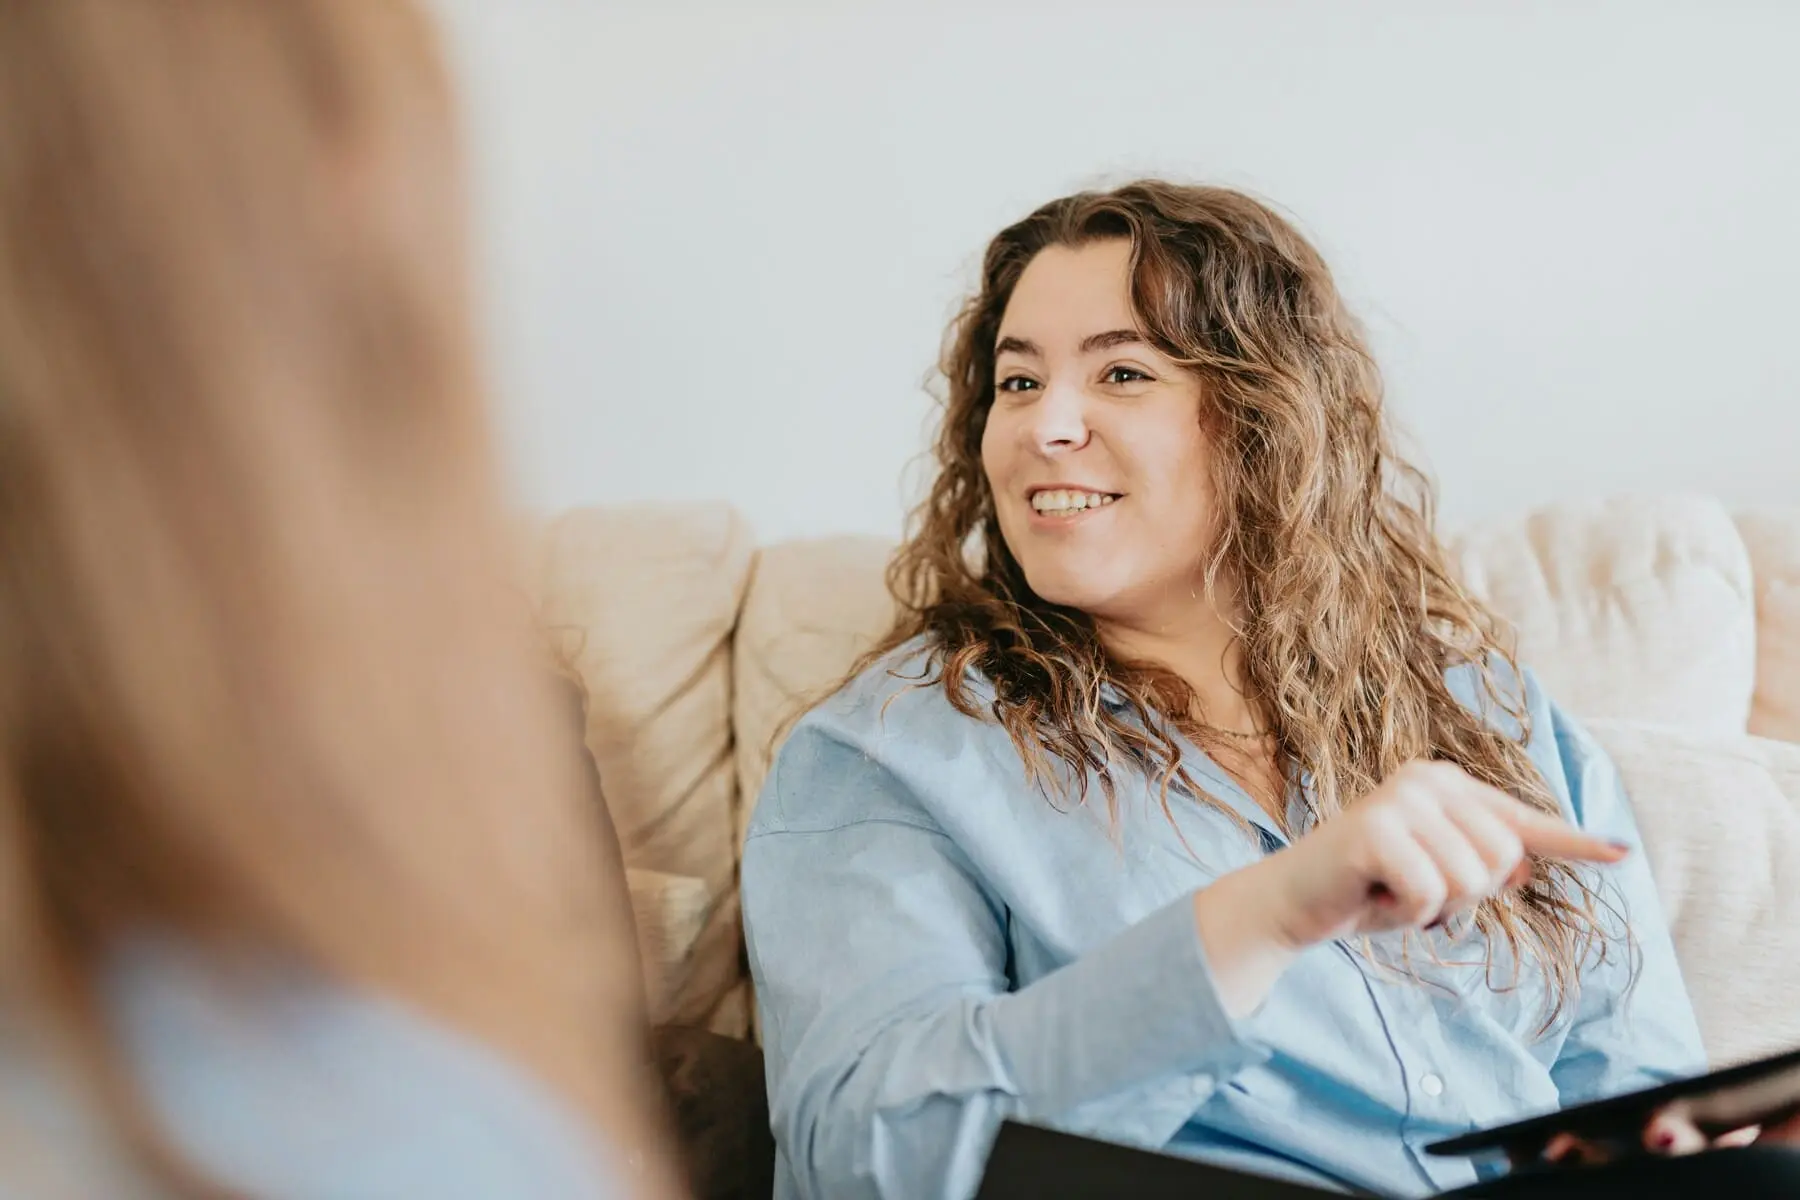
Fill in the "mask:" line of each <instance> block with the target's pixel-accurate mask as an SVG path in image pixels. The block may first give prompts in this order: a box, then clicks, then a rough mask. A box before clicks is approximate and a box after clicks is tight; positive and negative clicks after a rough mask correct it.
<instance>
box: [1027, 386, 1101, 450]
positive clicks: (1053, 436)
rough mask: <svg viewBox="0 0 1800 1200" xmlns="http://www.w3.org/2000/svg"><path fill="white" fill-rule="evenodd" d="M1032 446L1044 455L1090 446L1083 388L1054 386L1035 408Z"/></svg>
mask: <svg viewBox="0 0 1800 1200" xmlns="http://www.w3.org/2000/svg"><path fill="white" fill-rule="evenodd" d="M1031 417H1032V419H1031V427H1030V434H1031V440H1032V446H1033V448H1034V449H1036V450H1037V451H1038V453H1040V454H1056V453H1060V452H1066V451H1069V450H1079V449H1081V448H1082V447H1083V446H1085V445H1087V441H1088V438H1089V436H1090V432H1089V430H1088V425H1087V404H1086V398H1085V397H1083V396H1082V394H1081V389H1080V388H1074V387H1068V386H1066V385H1059V384H1054V383H1053V384H1051V385H1050V386H1049V387H1046V388H1045V389H1044V392H1043V395H1042V396H1041V397H1040V398H1039V400H1038V402H1037V403H1036V404H1035V405H1033V406H1032V413H1031Z"/></svg>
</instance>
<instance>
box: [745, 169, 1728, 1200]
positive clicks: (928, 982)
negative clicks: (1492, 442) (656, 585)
mask: <svg viewBox="0 0 1800 1200" xmlns="http://www.w3.org/2000/svg"><path fill="white" fill-rule="evenodd" d="M944 372H945V375H946V377H947V382H948V397H947V404H946V407H945V411H944V416H943V426H942V430H941V433H940V435H939V438H938V441H937V450H936V457H937V465H938V475H937V478H936V482H935V484H934V485H933V487H932V489H931V492H930V495H929V498H928V499H927V500H926V502H925V504H924V506H923V508H922V509H921V511H920V513H919V514H918V517H917V520H916V527H915V532H914V533H913V535H912V537H911V539H910V540H909V541H908V542H907V543H906V544H905V545H904V546H903V547H902V548H901V550H900V552H899V555H898V558H897V559H896V561H895V563H894V566H893V570H892V573H891V579H890V582H891V584H892V588H893V591H894V593H895V595H896V597H897V599H898V600H899V602H900V605H901V616H900V618H899V620H898V622H897V624H896V625H895V627H894V628H893V630H892V631H891V632H890V633H889V635H888V636H887V637H886V638H885V639H884V640H883V641H882V643H881V644H880V645H879V646H878V647H877V648H876V649H875V650H874V651H873V652H872V653H871V654H870V655H869V656H868V657H867V658H866V659H865V660H864V661H863V662H862V663H861V664H859V667H858V669H857V670H856V671H855V672H854V673H853V675H852V677H851V678H850V679H849V681H848V682H847V683H845V684H844V685H843V686H842V687H841V688H840V689H839V690H838V691H837V692H836V693H835V694H834V695H833V696H831V698H830V699H828V700H826V701H825V702H824V703H822V704H820V705H818V706H817V707H815V708H813V709H812V711H810V712H809V713H807V714H806V715H805V716H804V717H803V718H802V719H801V720H800V721H799V722H798V724H797V725H796V726H795V728H794V729H793V731H792V733H791V735H790V736H789V737H788V738H787V740H786V742H785V744H784V745H783V747H782V749H781V751H780V753H779V755H778V757H777V761H776V763H775V764H774V767H773V770H772V772H771V774H770V777H769V780H768V782H767V785H766V786H765V789H764V792H763V795H762V798H761V800H760V802H759V804H758V808H757V811H756V815H755V818H754V822H753V824H752V826H751V831H750V840H749V843H748V846H747V849H746V851H745V857H744V867H743V890H744V904H745V915H746V921H747V926H748V934H749V942H750V952H751V963H752V967H753V969H754V973H755V978H756V983H757V990H758V994H759V997H760V1003H761V1005H762V1018H763V1029H764V1032H765V1039H766V1050H767V1054H768V1059H769V1064H770V1096H771V1104H772V1112H773V1120H774V1123H775V1128H776V1133H777V1139H778V1142H779V1145H780V1147H781V1152H782V1164H781V1169H782V1172H783V1189H782V1194H785V1195H807V1196H832V1197H840V1196H854V1195H871V1196H873V1195H881V1196H887V1197H893V1196H918V1197H926V1196H955V1195H966V1194H968V1193H970V1192H971V1191H972V1190H973V1188H974V1186H975V1182H976V1180H977V1178H978V1176H979V1174H980V1170H981V1165H982V1159H983V1156H984V1153H985V1150H986V1147H987V1145H988V1142H989V1141H990V1139H991V1137H992V1134H993V1132H994V1130H995V1128H996V1126H997V1124H998V1122H999V1121H1000V1120H1001V1119H1002V1118H1008V1117H1011V1118H1017V1119H1021V1120H1025V1121H1030V1122H1035V1123H1042V1124H1053V1125H1057V1126H1060V1127H1063V1128H1067V1129H1072V1130H1075V1131H1079V1132H1084V1133H1088V1134H1091V1135H1094V1136H1098V1137H1101V1138H1105V1139H1109V1140H1113V1141H1120V1142H1128V1143H1135V1144H1139V1145H1144V1146H1149V1147H1153V1148H1157V1149H1163V1150H1167V1151H1169V1152H1172V1153H1176V1154H1183V1155H1190V1156H1193V1157H1196V1158H1201V1159H1206V1160H1210V1161H1213V1162H1216V1163H1222V1164H1225V1165H1227V1166H1233V1167H1239V1168H1242V1169H1245V1170H1249V1171H1254V1172H1258V1173H1262V1174H1273V1175H1280V1176H1285V1177H1289V1178H1292V1179H1296V1180H1299V1181H1303V1182H1308V1183H1312V1184H1315V1185H1318V1186H1321V1187H1325V1188H1331V1189H1342V1188H1362V1189H1368V1190H1371V1191H1374V1192H1378V1193H1382V1194H1389V1195H1417V1194H1426V1193H1435V1192H1440V1191H1444V1190H1448V1189H1452V1188H1456V1187H1459V1186H1461V1185H1465V1184H1468V1183H1471V1182H1473V1181H1475V1180H1476V1179H1477V1178H1478V1176H1479V1175H1480V1174H1482V1172H1478V1170H1477V1169H1476V1168H1475V1167H1474V1166H1472V1165H1471V1164H1469V1163H1467V1162H1463V1161H1454V1160H1441V1159H1436V1158H1433V1157H1430V1156H1428V1155H1426V1154H1425V1153H1424V1152H1423V1147H1425V1146H1426V1145H1428V1144H1429V1143H1431V1142H1433V1141H1436V1140H1439V1139H1441V1138H1444V1137H1447V1136H1450V1135H1452V1134H1456V1133H1459V1132H1464V1131H1467V1130H1470V1129H1472V1128H1476V1127H1482V1126H1488V1125H1493V1124H1497V1123H1500V1122H1503V1121H1505V1120H1507V1119H1508V1118H1511V1117H1515V1116H1518V1115H1523V1114H1524V1113H1526V1112H1527V1111H1529V1110H1543V1109H1550V1108H1555V1107H1557V1106H1558V1105H1566V1104H1570V1103H1575V1102H1579V1101H1582V1100H1587V1099H1590V1098H1594V1097H1598V1096H1601V1095H1604V1094H1608V1093H1613V1092H1619V1091H1623V1090H1627V1089H1632V1088H1636V1087H1639V1086H1647V1085H1650V1084H1652V1083H1655V1082H1658V1081H1662V1080H1665V1079H1668V1078H1670V1077H1672V1076H1677V1075H1683V1074H1687V1073H1691V1072H1693V1071H1695V1070H1697V1069H1699V1068H1701V1066H1702V1051H1701V1045H1700V1038H1699V1034H1698V1032H1697V1029H1696V1026H1695V1021H1694V1017H1693V1014H1692V1012H1691V1011H1690V1009H1689V1006H1688V1002H1687V999H1686V996H1685V993H1684V991H1683V988H1682V982H1681V978H1680V975H1679V973H1678V970H1677V966H1676V963H1675V958H1674V955H1673V952H1672V948H1671V944H1670V940H1669V934H1668V931H1667V929H1666V927H1665V923H1664V919H1663V916H1662V914H1661V913H1660V911H1659V909H1658V905H1657V899H1656V893H1655V891H1654V888H1653V886H1652V881H1651V879H1650V876H1649V873H1648V871H1647V869H1646V864H1645V861H1644V856H1643V855H1642V854H1639V853H1636V852H1635V851H1636V848H1637V839H1638V835H1637V830H1636V828H1635V825H1634V823H1633V819H1632V814H1631V811H1630V808H1629V807H1628V804H1627V802H1626V799H1625V797H1624V795H1623V794H1622V792H1621V789H1620V786H1619V781H1618V779H1617V776H1616V775H1615V773H1614V771H1613V769H1612V767H1611V766H1610V764H1609V763H1608V761H1607V759H1606V757H1605V755H1604V753H1603V752H1602V751H1601V750H1600V748H1599V747H1598V746H1597V745H1596V744H1595V743H1594V742H1593V741H1592V740H1590V739H1589V738H1588V737H1587V735H1585V734H1584V733H1583V732H1582V731H1581V729H1580V728H1579V727H1578V726H1577V725H1576V724H1575V723H1574V722H1573V721H1572V720H1571V719H1570V718H1569V716H1568V715H1567V714H1566V713H1565V712H1563V711H1562V710H1561V709H1559V708H1558V707H1557V706H1556V705H1555V704H1554V703H1553V702H1552V701H1551V700H1550V699H1549V698H1548V697H1546V696H1545V695H1544V693H1543V691H1542V690H1541V688H1540V687H1539V686H1538V684H1537V683H1536V681H1535V680H1534V678H1533V677H1532V676H1531V675H1530V674H1529V673H1528V672H1525V671H1522V670H1519V669H1516V668H1515V667H1514V665H1513V663H1512V660H1511V658H1510V657H1509V655H1508V653H1507V651H1506V648H1505V645H1504V643H1503V642H1502V638H1501V633H1500V626H1499V623H1498V622H1497V621H1496V620H1495V618H1494V617H1493V616H1492V614H1490V613H1489V612H1488V611H1487V610H1486V609H1484V608H1483V607H1482V605H1481V604H1480V603H1479V602H1478V601H1476V600H1475V599H1474V598H1473V597H1471V596H1470V595H1469V594H1468V593H1467V592H1465V591H1464V590H1463V589H1462V588H1461V587H1460V586H1459V585H1458V584H1457V582H1456V580H1455V579H1454V577H1453V575H1452V573H1451V571H1450V569H1449V566H1448V564H1447V561H1446V558H1445V555H1444V552H1443V551H1442V549H1441V548H1440V546H1439V545H1438V543H1437V541H1436V540H1435V537H1434V534H1433V531H1432V523H1431V508H1430V499H1431V497H1430V493H1429V490H1428V488H1427V486H1426V484H1425V483H1424V481H1423V478H1422V476H1420V475H1419V473H1418V472H1416V471H1415V470H1413V469H1412V468H1411V467H1410V466H1409V465H1408V464H1406V463H1405V462H1404V461H1403V460H1401V459H1400V458H1399V457H1398V456H1397V455H1396V454H1395V452H1394V449H1393V444H1392V441H1391V437H1390V434H1389V431H1388V427H1387V425H1386V422H1385V418H1384V414H1383V411H1382V405H1381V392H1380V383H1379V379H1378V377H1377V374H1376V371H1375V368H1374V366H1373V364H1372V363H1371V361H1370V358H1369V355H1368V352H1367V349H1366V347H1365V345H1364V341H1363V338H1362V335H1361V333H1360V332H1359V330H1358V327H1357V325H1356V323H1355V322H1354V321H1353V319H1352V318H1351V317H1350V315H1349V314H1348V313H1347V311H1346V310H1345V307H1344V304H1343V302H1342V299H1341V298H1340V296H1339V295H1338V293H1337V290H1336V288H1335V286H1334V285H1333V283H1332V279H1331V275H1330V273H1329V272H1328V270H1327V269H1326V266H1325V264H1324V263H1323V262H1322V261H1321V259H1320V258H1319V256H1318V254H1317V253H1316V251H1315V250H1314V249H1313V248H1312V247H1311V246H1310V245H1308V244H1307V243H1306V241H1305V240H1304V239H1303V238H1301V236H1300V235H1299V234H1298V233H1296V232H1295V231H1294V229H1293V228H1292V227H1290V226H1289V225H1288V224H1287V223H1286V222H1285V221H1283V220H1282V219H1281V218H1280V217H1279V216H1277V215H1276V214H1275V213H1274V212H1272V211H1270V210H1269V209H1268V208H1266V207H1265V206H1263V205H1261V204H1259V203H1257V202H1256V201H1254V200H1251V199H1249V198H1247V197H1245V196H1242V195H1239V194H1237V193H1234V192H1231V191H1226V190H1221V189H1215V188H1188V187H1177V186H1172V185H1168V184H1163V183H1153V182H1152V183H1139V184H1134V185H1132V186H1129V187H1125V188H1121V189H1119V190H1117V191H1113V192H1109V193H1102V194H1081V195H1076V196H1071V197H1068V198H1066V199H1063V200H1059V201H1055V202H1053V203H1051V204H1048V205H1046V206H1044V207H1043V208H1041V209H1039V210H1038V211H1037V212H1035V213H1033V214H1032V215H1031V216H1029V217H1027V218H1026V219H1025V220H1023V221H1021V222H1019V223H1018V224H1016V225H1014V226H1012V227H1011V228H1009V229H1007V230H1005V231H1004V232H1002V233H1001V234H1000V235H999V236H998V237H997V238H996V239H995V240H994V241H993V243H992V244H991V245H990V246H989V248H988V251H987V255H986V258H985V261H984V264H983V269H982V275H981V284H980V290H979V292H978V293H977V294H976V295H975V297H974V298H973V299H972V300H970V301H969V303H968V305H967V306H966V307H965V308H964V309H963V311H962V314H961V315H960V317H959V318H958V319H957V321H956V322H955V324H954V326H953V327H952V330H951V335H950V338H949V341H948V346H947V351H946V360H945V363H944ZM1488 1173H1490V1174H1491V1172H1488Z"/></svg>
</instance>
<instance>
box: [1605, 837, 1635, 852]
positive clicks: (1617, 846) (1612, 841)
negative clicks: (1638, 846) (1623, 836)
mask: <svg viewBox="0 0 1800 1200" xmlns="http://www.w3.org/2000/svg"><path fill="white" fill-rule="evenodd" d="M1606 844H1607V845H1609V846H1611V847H1612V848H1613V849H1614V850H1617V851H1618V852H1619V853H1620V854H1626V853H1629V852H1630V850H1631V843H1630V842H1625V841H1620V840H1619V839H1618V838H1607V839H1606Z"/></svg>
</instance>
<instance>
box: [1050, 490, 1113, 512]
mask: <svg viewBox="0 0 1800 1200" xmlns="http://www.w3.org/2000/svg"><path fill="white" fill-rule="evenodd" d="M1113 499H1114V497H1112V496H1109V495H1107V494H1106V493H1104V492H1071V491H1054V492H1039V493H1037V494H1036V495H1034V496H1033V497H1032V498H1031V507H1032V508H1033V509H1035V510H1036V511H1038V512H1041V513H1056V514H1066V513H1078V512H1081V511H1083V510H1084V509H1089V508H1099V507H1101V506H1102V505H1105V504H1111V503H1112V502H1113Z"/></svg>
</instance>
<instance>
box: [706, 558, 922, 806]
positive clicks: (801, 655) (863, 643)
mask: <svg viewBox="0 0 1800 1200" xmlns="http://www.w3.org/2000/svg"><path fill="white" fill-rule="evenodd" d="M893 548H894V547H893V543H892V542H890V541H888V540H886V539H885V538H876V537H833V538H818V539H812V540H806V541H794V542H783V543H781V544H779V545H775V546H770V547H768V548H766V549H765V550H763V552H762V553H761V555H760V556H758V559H757V564H756V575H755V578H754V579H753V580H752V582H751V584H750V594H749V595H748V596H746V597H745V599H744V610H743V613H742V615H741V616H740V617H739V619H738V634H737V645H736V648H735V654H736V660H737V695H736V697H735V699H734V702H733V719H734V721H735V722H736V726H737V733H738V743H737V770H738V787H739V789H740V790H741V792H742V794H743V796H744V797H745V800H746V803H745V805H744V814H743V820H744V821H745V822H747V821H748V820H749V812H750V809H751V808H752V806H753V802H754V801H755V799H756V795H757V793H758V792H759V791H761V790H762V781H763V776H764V775H765V774H767V772H768V769H769V761H770V758H771V756H772V752H773V750H774V743H775V738H776V735H777V734H779V733H780V732H782V730H783V726H784V724H785V722H786V721H787V720H788V718H790V717H792V716H794V715H797V714H798V712H799V711H800V710H801V708H802V707H803V706H804V705H805V704H807V703H808V702H810V701H813V700H817V699H821V698H823V694H824V693H825V692H826V691H828V690H829V689H830V688H831V687H832V686H833V685H834V684H836V683H837V682H838V681H839V680H840V679H842V678H843V675H844V672H845V671H847V670H848V669H849V668H850V665H851V664H852V663H854V662H855V661H856V659H857V656H858V655H860V654H862V653H863V652H864V651H865V650H867V649H868V648H869V646H870V645H872V644H873V643H874V642H875V640H876V639H877V638H879V637H880V636H881V635H882V634H884V633H886V632H887V629H888V625H889V624H890V623H891V622H892V621H893V619H894V606H893V601H892V600H890V599H889V597H888V593H887V584H886V579H885V571H886V567H887V561H888V556H889V555H891V554H892V553H893ZM738 834H739V836H740V837H741V836H742V834H743V828H742V824H741V823H740V826H739V829H738Z"/></svg>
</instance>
